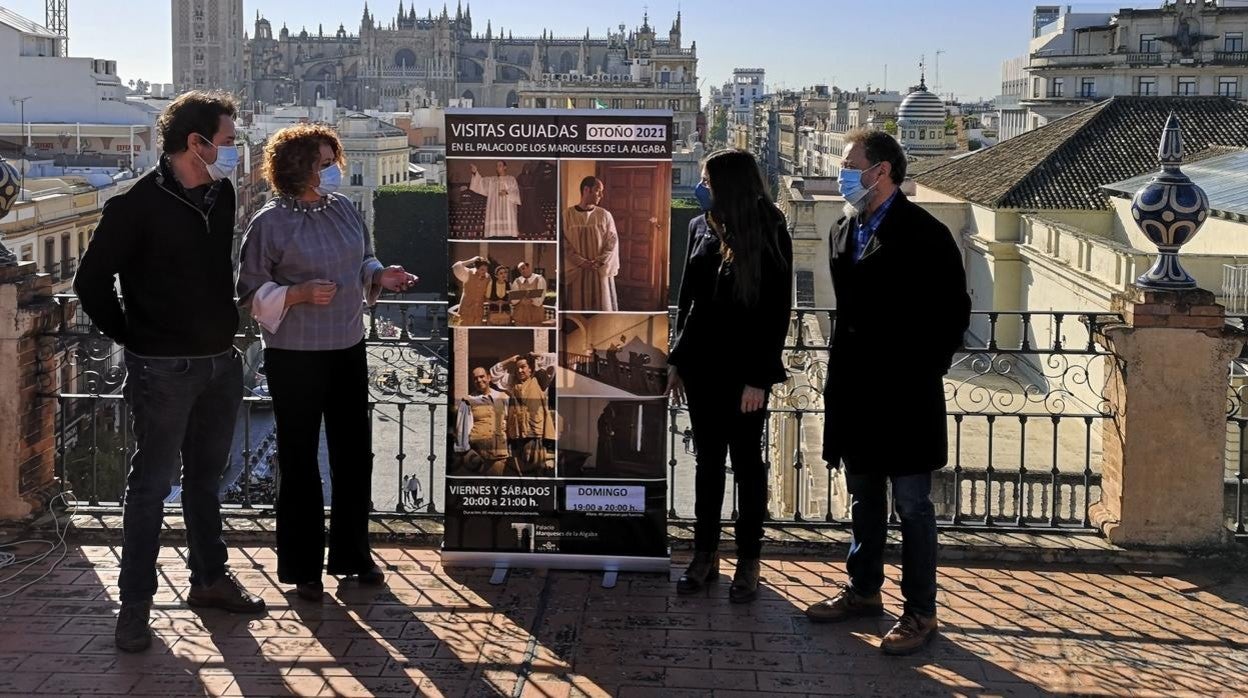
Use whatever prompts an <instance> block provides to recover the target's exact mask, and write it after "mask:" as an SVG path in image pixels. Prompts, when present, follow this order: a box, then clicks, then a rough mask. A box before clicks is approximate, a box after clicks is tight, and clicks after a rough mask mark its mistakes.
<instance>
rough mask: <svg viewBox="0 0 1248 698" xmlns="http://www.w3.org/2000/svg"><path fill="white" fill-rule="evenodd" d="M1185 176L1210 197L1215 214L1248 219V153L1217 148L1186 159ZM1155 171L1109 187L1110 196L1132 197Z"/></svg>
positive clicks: (1236, 149)
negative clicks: (1247, 217)
mask: <svg viewBox="0 0 1248 698" xmlns="http://www.w3.org/2000/svg"><path fill="white" fill-rule="evenodd" d="M1183 173H1184V174H1186V175H1187V176H1188V177H1191V178H1192V181H1193V182H1195V183H1196V184H1198V185H1200V188H1201V189H1204V190H1205V194H1207V195H1208V196H1209V208H1210V209H1211V210H1212V211H1213V213H1214V215H1218V214H1221V215H1222V216H1224V217H1227V216H1233V217H1236V218H1238V219H1239V220H1243V218H1244V217H1245V216H1248V150H1246V149H1243V148H1227V147H1225V146H1215V147H1212V148H1208V149H1206V150H1205V151H1202V152H1200V153H1197V154H1196V155H1195V156H1192V157H1189V158H1187V159H1186V160H1185V164H1184V165H1183ZM1153 174H1154V172H1149V173H1147V174H1142V175H1140V176H1138V177H1132V178H1131V179H1128V180H1125V181H1122V182H1115V183H1114V184H1109V185H1106V187H1105V191H1106V192H1107V193H1108V194H1110V195H1111V196H1120V197H1124V198H1131V197H1132V196H1134V195H1135V192H1137V191H1139V190H1140V188H1141V187H1143V186H1144V185H1145V184H1148V182H1149V180H1151V179H1152V178H1153Z"/></svg>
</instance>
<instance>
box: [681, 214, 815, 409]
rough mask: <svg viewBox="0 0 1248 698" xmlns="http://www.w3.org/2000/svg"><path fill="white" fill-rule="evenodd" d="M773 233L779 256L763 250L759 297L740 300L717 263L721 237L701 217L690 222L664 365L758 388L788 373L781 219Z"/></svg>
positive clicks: (789, 267)
mask: <svg viewBox="0 0 1248 698" xmlns="http://www.w3.org/2000/svg"><path fill="white" fill-rule="evenodd" d="M775 236H776V242H777V246H778V247H779V252H780V257H779V258H776V256H775V255H774V254H772V253H770V252H766V251H765V252H764V253H763V254H764V257H763V270H762V278H761V288H760V289H759V297H758V301H757V302H756V303H753V304H751V305H746V304H744V303H742V302H741V301H739V300H738V299H737V298H736V295H735V294H734V292H733V286H734V284H733V280H734V278H735V277H734V276H733V274H732V272H731V269H730V268H726V267H723V266H722V265H721V261H722V257H721V255H720V252H719V247H720V242H719V236H718V235H716V233H715V231H713V230H711V228H710V226H709V225H708V224H707V222H706V216H698V217H697V218H694V219H693V220H692V221H691V222H690V223H689V248H688V250H687V251H686V253H685V272H684V276H682V277H681V282H680V295H679V297H678V300H677V303H676V304H677V314H676V332H675V334H674V340H673V343H672V351H671V354H670V355H669V356H668V363H669V364H671V365H673V366H676V367H678V368H679V369H680V371H681V372H682V373H683V372H686V371H703V370H706V371H711V372H716V373H720V374H721V377H720V379H721V380H731V379H732V378H736V379H737V380H738V382H740V383H743V384H745V385H749V386H753V387H755V388H763V389H766V388H770V387H771V386H772V385H775V384H776V383H782V382H784V381H785V380H786V379H787V378H788V372H787V371H786V370H785V367H784V361H783V356H782V355H783V353H784V340H785V337H786V336H787V335H788V331H789V317H790V311H791V310H792V304H793V241H792V239H791V238H790V237H789V231H788V230H787V229H786V228H785V225H784V219H783V218H781V219H780V220H779V221H778V222H777V225H776V230H775Z"/></svg>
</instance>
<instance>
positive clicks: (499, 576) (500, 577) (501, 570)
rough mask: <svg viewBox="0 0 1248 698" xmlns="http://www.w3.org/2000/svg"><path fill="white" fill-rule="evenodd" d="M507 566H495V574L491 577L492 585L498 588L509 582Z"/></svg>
mask: <svg viewBox="0 0 1248 698" xmlns="http://www.w3.org/2000/svg"><path fill="white" fill-rule="evenodd" d="M507 570H508V567H507V565H495V566H494V574H492V575H490V584H493V585H494V586H498V585H500V584H502V583H503V582H505V581H507Z"/></svg>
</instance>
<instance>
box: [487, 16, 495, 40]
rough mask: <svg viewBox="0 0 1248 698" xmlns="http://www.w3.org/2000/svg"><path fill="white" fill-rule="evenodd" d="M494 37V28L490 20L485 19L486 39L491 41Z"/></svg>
mask: <svg viewBox="0 0 1248 698" xmlns="http://www.w3.org/2000/svg"><path fill="white" fill-rule="evenodd" d="M493 38H494V29H493V28H492V27H491V26H490V20H488V19H487V20H485V40H486V41H490V40H492V39H493Z"/></svg>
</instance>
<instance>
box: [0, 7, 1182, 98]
mask: <svg viewBox="0 0 1248 698" xmlns="http://www.w3.org/2000/svg"><path fill="white" fill-rule="evenodd" d="M426 3H427V0H424V1H423V2H421V3H418V4H417V5H416V8H417V11H418V13H419V14H420V15H421V16H424V15H425V13H426V11H427V10H429V9H431V8H436V10H435V14H436V13H437V12H440V11H441V8H442V3H441V2H437V3H436V5H430V4H426ZM398 4H399V3H398V0H382V1H381V2H378V1H377V0H373V1H372V2H370V3H369V7H370V9H371V10H372V11H373V13H374V14H375V15H377V16H378V17H379V18H381V19H383V20H385V21H389V20H390V19H391V18H393V17H394V14H395V12H396V10H397V9H398ZM448 4H449V7H450V9H451V11H452V12H454V9H455V2H454V0H452V1H451V2H449V3H448ZM647 4H648V7H649V11H650V18H651V24H652V25H653V26H655V27H656V28H657V29H658V30H659V31H660V32H661V33H662V32H666V31H667V29H668V27H670V26H671V22H672V19H673V18H674V17H675V15H676V9H677V7H680V8H681V10H682V11H683V15H684V38H685V41H686V43H688V42H689V41H697V42H698V57H699V61H698V73H699V78H706V83H705V84H704V91H705V90H706V89H707V88H709V87H710V85H713V84H722V83H723V82H725V81H726V80H727V79H728V78H729V77H730V76H731V73H732V69H733V67H736V66H749V67H762V68H765V69H766V70H767V82H768V83H769V85H771V86H773V87H778V86H783V87H789V88H797V87H802V86H804V85H811V84H816V83H824V84H833V82H834V81H835V84H838V85H840V86H841V87H844V88H848V89H852V88H854V87H865V86H866V85H867V84H868V83H870V84H872V85H873V86H883V85H884V83H885V68H884V66H885V65H886V64H887V66H888V70H887V80H888V82H887V85H888V87H889V88H890V89H904V88H905V87H906V86H908V85H911V84H915V83H917V82H918V63H919V57H920V55H922V54H926V55H927V60H928V63H929V66H930V67H929V72H928V83H929V86H930V85H931V84H932V83H933V82H934V81H935V75H934V72H935V57H936V51H937V50H943V51H944V53H943V54H942V55H941V56H940V82H941V91H942V92H944V93H950V92H952V93H954V94H955V95H956V96H957V97H958V98H960V99H976V98H979V97H985V98H991V97H992V96H994V95H996V94H997V93H998V92H999V91H1000V85H1001V62H1002V61H1003V60H1005V59H1006V58H1010V57H1012V56H1019V55H1022V54H1024V53H1025V52H1026V50H1027V41H1028V39H1029V37H1030V25H1031V13H1032V8H1033V7H1034V5H1035V4H1036V3H1035V2H1031V1H1028V0H987V1H985V0H943V1H939V2H938V1H936V0H854V1H852V2H850V1H848V0H684V1H683V2H676V1H675V0H640V1H638V2H617V3H591V4H582V5H580V6H579V7H580V8H582V9H581V11H580V12H579V13H577V14H572V13H569V12H568V11H567V8H568V7H576V5H573V4H571V3H567V2H566V1H563V2H559V1H555V0H475V2H472V3H471V5H472V18H473V25H474V29H476V28H477V26H478V25H479V27H480V30H481V31H482V32H484V30H485V22H486V20H487V19H489V20H490V21H491V22H492V24H493V26H494V29H495V31H497V30H498V28H499V27H500V26H501V27H502V28H504V29H506V30H508V31H511V32H512V33H513V34H516V35H521V34H523V35H537V34H540V33H541V31H542V30H543V29H550V30H552V31H553V32H554V33H555V34H556V35H560V36H580V35H583V34H584V33H585V29H586V28H588V29H589V30H590V33H591V34H593V35H594V36H602V35H605V33H606V31H607V29H608V28H614V27H616V26H617V25H619V24H621V23H624V24H627V25H628V26H629V27H630V28H632V27H636V26H639V25H640V24H641V18H642V11H643V7H646V6H647ZM1053 4H1057V3H1053ZM1063 4H1065V3H1063ZM1160 4H1161V0H1155V1H1153V2H1132V1H1130V0H1118V1H1117V2H1083V3H1075V11H1081V10H1082V11H1105V12H1108V11H1112V10H1114V9H1116V8H1118V7H1127V6H1143V7H1156V6H1159V5H1160ZM0 5H3V6H5V7H8V8H9V9H11V10H14V11H16V12H18V13H19V14H22V15H24V16H26V17H28V18H30V19H33V20H35V21H37V22H40V23H42V22H43V21H44V0H0ZM69 5H70V8H69V29H70V41H69V46H70V53H71V54H72V55H75V56H90V57H94V58H109V59H114V60H116V61H117V63H118V71H119V72H120V73H121V74H122V76H123V77H124V78H125V79H126V80H130V79H139V78H141V79H144V80H149V81H152V82H168V81H169V77H170V73H171V64H170V38H169V34H170V26H169V24H170V22H169V13H170V3H169V2H168V1H167V0H142V1H141V2H134V1H132V0H70V3H69ZM244 6H245V11H246V16H247V22H246V26H247V31H248V33H249V34H250V33H251V31H252V29H251V28H252V25H253V21H254V18H255V14H256V11H257V10H259V11H260V12H261V13H263V14H264V15H265V16H266V17H268V18H269V19H270V21H272V22H273V24H274V28H275V29H276V28H280V27H281V25H282V23H283V22H285V23H286V24H287V25H288V26H289V27H290V28H291V30H292V31H298V30H299V28H300V27H302V26H304V25H306V26H307V27H308V28H309V30H310V31H315V30H316V26H317V24H318V23H324V25H325V31H326V32H327V33H328V32H330V31H331V30H337V27H338V24H339V23H342V24H345V25H346V27H347V30H348V31H350V32H352V33H355V32H357V31H358V30H359V22H360V16H361V15H362V14H363V7H364V3H363V0H245V2H244ZM404 7H410V0H407V1H405V2H404ZM140 8H141V9H140ZM607 8H612V9H607ZM0 84H2V83H0Z"/></svg>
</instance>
